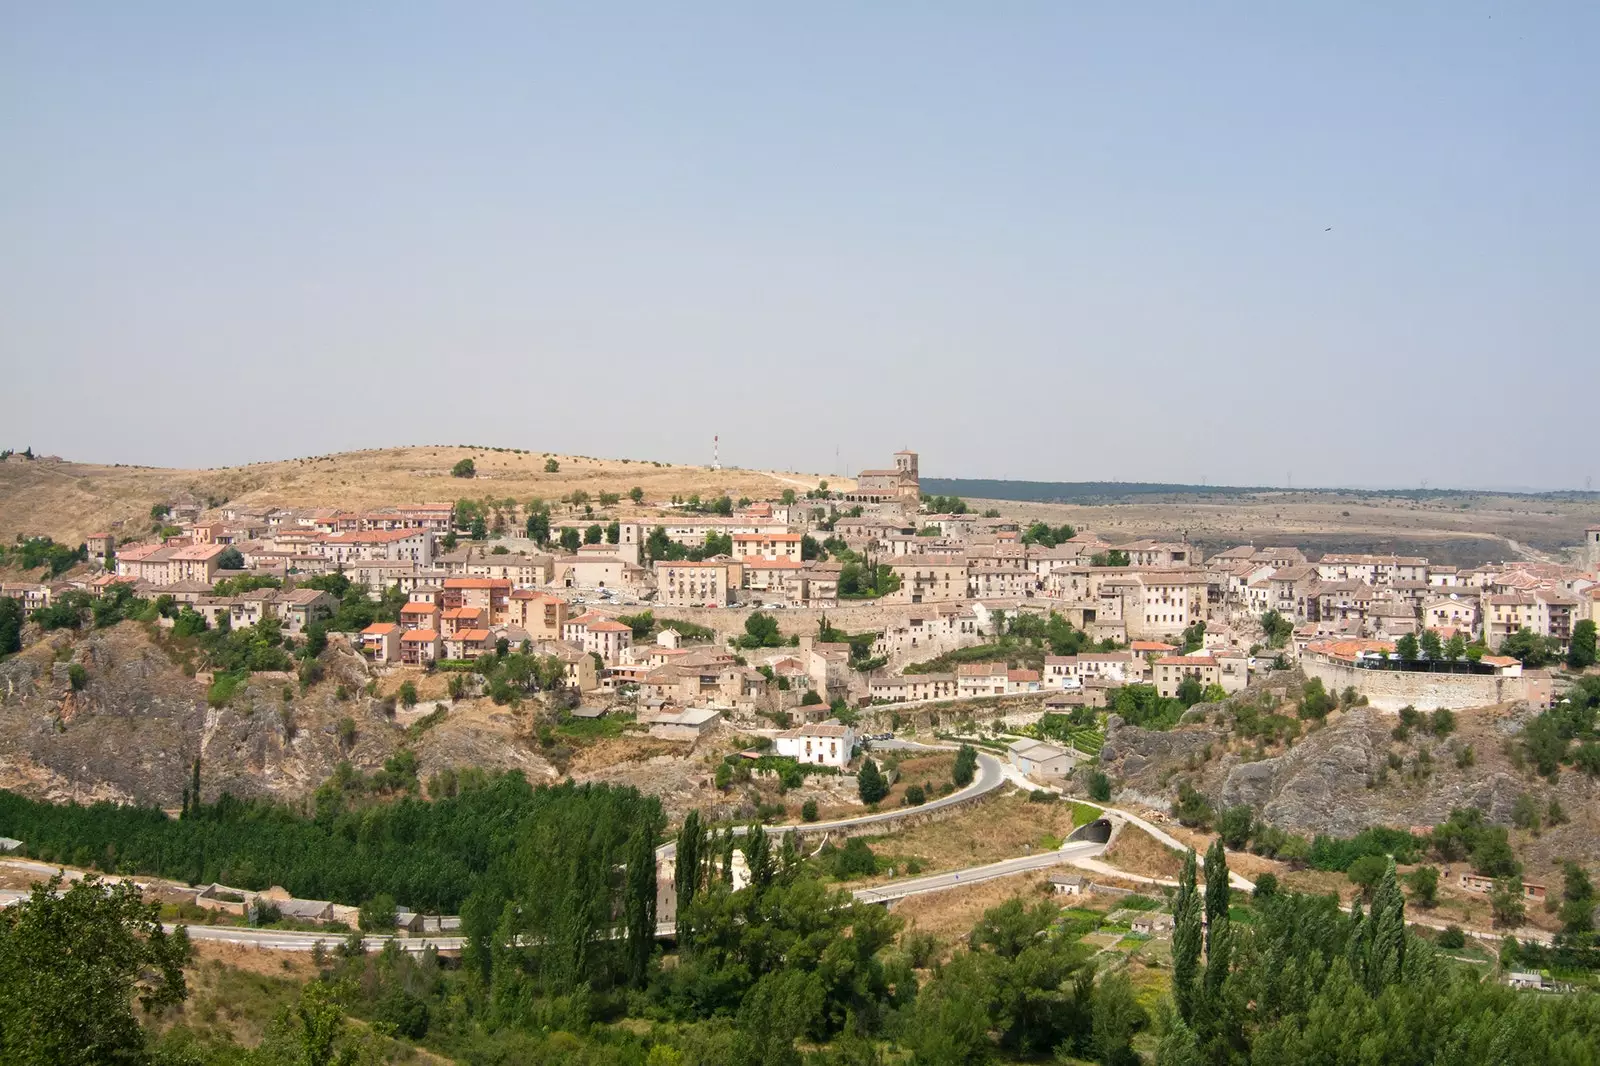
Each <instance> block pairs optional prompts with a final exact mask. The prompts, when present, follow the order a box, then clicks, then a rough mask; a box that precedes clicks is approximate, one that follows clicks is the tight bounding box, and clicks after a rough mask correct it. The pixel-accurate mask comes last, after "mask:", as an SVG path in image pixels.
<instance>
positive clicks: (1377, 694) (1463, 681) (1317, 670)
mask: <svg viewBox="0 0 1600 1066" xmlns="http://www.w3.org/2000/svg"><path fill="white" fill-rule="evenodd" d="M1300 666H1301V668H1302V669H1303V670H1304V671H1305V674H1306V676H1307V677H1315V678H1319V679H1321V681H1322V684H1323V686H1324V687H1325V688H1326V689H1327V690H1328V691H1329V692H1330V693H1337V692H1343V691H1344V690H1345V689H1346V688H1350V687H1353V688H1354V689H1355V690H1356V692H1357V693H1358V694H1360V695H1362V696H1365V697H1366V698H1367V702H1368V703H1370V704H1371V705H1372V706H1373V707H1376V708H1377V709H1378V710H1380V711H1398V710H1399V709H1400V708H1402V707H1415V708H1417V709H1418V710H1422V711H1431V710H1433V709H1434V708H1436V707H1446V708H1448V709H1450V710H1452V711H1461V710H1467V709H1469V708H1472V707H1491V706H1493V705H1495V704H1497V703H1512V702H1515V701H1518V700H1529V701H1530V702H1534V703H1544V702H1547V701H1548V696H1547V695H1545V694H1544V693H1543V692H1541V691H1540V689H1541V687H1542V686H1541V685H1539V684H1538V682H1539V681H1542V680H1544V679H1542V678H1531V677H1508V676H1504V675H1499V674H1430V673H1425V672H1411V671H1402V670H1359V669H1357V668H1356V667H1354V666H1349V665H1346V664H1345V663H1341V662H1338V661H1337V660H1332V659H1326V658H1323V657H1321V656H1317V655H1305V656H1302V658H1301V660H1300Z"/></svg>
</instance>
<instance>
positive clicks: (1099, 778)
mask: <svg viewBox="0 0 1600 1066" xmlns="http://www.w3.org/2000/svg"><path fill="white" fill-rule="evenodd" d="M1088 787H1089V798H1090V799H1092V800H1094V801H1095V802H1096V803H1110V802H1111V778H1109V777H1107V776H1106V775H1105V774H1104V773H1103V772H1102V771H1100V770H1091V771H1090V772H1089V785H1088Z"/></svg>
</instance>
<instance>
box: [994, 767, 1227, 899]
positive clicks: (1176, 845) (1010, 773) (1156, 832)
mask: <svg viewBox="0 0 1600 1066" xmlns="http://www.w3.org/2000/svg"><path fill="white" fill-rule="evenodd" d="M1001 772H1002V773H1004V774H1005V776H1006V779H1007V780H1009V781H1010V782H1011V783H1012V784H1014V785H1016V786H1017V787H1018V788H1028V789H1043V790H1044V791H1046V792H1054V793H1056V794H1057V795H1066V793H1064V792H1062V791H1061V789H1059V788H1057V787H1055V786H1054V785H1040V784H1036V783H1035V782H1033V781H1029V780H1028V779H1027V778H1026V777H1023V776H1022V774H1021V772H1020V771H1018V770H1017V769H1015V768H1014V767H1011V766H1002V767H1001ZM1071 798H1072V802H1073V803H1081V804H1083V805H1084V806H1085V807H1094V808H1095V809H1097V810H1101V811H1104V812H1106V814H1108V815H1111V816H1112V817H1113V818H1121V819H1122V820H1123V821H1125V822H1131V823H1132V824H1134V825H1136V826H1138V827H1139V828H1140V829H1143V830H1144V831H1145V832H1146V833H1149V834H1150V835H1151V836H1152V837H1154V838H1155V839H1157V840H1159V841H1160V842H1161V843H1163V844H1165V845H1166V846H1167V847H1169V848H1173V849H1176V850H1177V851H1180V852H1185V851H1188V850H1189V845H1187V844H1185V843H1184V842H1183V841H1181V840H1179V839H1178V838H1177V837H1175V836H1173V835H1172V834H1171V833H1169V832H1167V831H1166V830H1165V829H1162V828H1161V827H1160V826H1158V825H1156V824H1155V823H1153V822H1149V821H1146V820H1145V819H1143V818H1141V817H1139V816H1138V815H1137V814H1129V813H1128V812H1127V811H1124V810H1120V809H1118V808H1116V807H1107V806H1106V805H1105V804H1103V803H1095V802H1094V801H1093V800H1086V799H1082V798H1080V797H1078V796H1073V797H1071ZM1195 858H1196V860H1197V861H1198V863H1199V865H1200V868H1201V869H1202V870H1203V869H1205V865H1206V857H1205V856H1204V855H1196V856H1195ZM1174 883H1176V882H1174ZM1228 884H1229V885H1231V886H1233V887H1234V888H1237V889H1239V890H1241V891H1244V892H1254V891H1255V890H1256V885H1255V882H1254V881H1251V880H1250V879H1248V878H1246V877H1244V876H1243V875H1242V874H1240V873H1238V872H1237V871H1234V870H1229V871H1228Z"/></svg>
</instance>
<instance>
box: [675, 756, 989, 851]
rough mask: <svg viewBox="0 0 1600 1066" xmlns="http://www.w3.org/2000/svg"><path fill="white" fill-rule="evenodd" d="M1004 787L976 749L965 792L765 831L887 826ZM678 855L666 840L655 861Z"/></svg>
mask: <svg viewBox="0 0 1600 1066" xmlns="http://www.w3.org/2000/svg"><path fill="white" fill-rule="evenodd" d="M873 746H874V747H875V748H879V749H885V748H887V749H891V750H900V751H952V750H954V746H953V745H945V744H937V745H936V744H917V743H914V742H912V741H909V740H888V741H879V742H877V743H875V744H874V745H873ZM1005 783H1006V775H1005V767H1004V766H1003V765H1002V764H1001V762H1000V760H999V759H997V758H995V757H994V756H993V755H990V754H989V753H987V752H985V751H983V750H982V749H981V748H980V749H978V772H977V774H976V775H975V776H974V777H973V779H972V784H970V785H968V786H967V787H966V788H963V789H960V790H959V791H956V792H952V793H950V795H948V796H941V797H940V798H939V799H936V800H929V801H928V802H927V803H924V804H923V805H922V806H920V807H896V808H895V809H893V810H889V811H879V812H878V813H876V814H863V815H859V816H857V817H855V818H838V819H835V820H834V821H831V822H805V823H802V824H800V825H769V826H767V827H766V830H767V833H768V834H769V835H771V836H782V835H783V834H784V833H790V832H794V831H795V830H800V831H802V832H806V833H815V832H819V831H820V832H827V831H828V830H830V829H850V828H855V827H858V826H863V825H888V824H891V823H893V822H896V821H899V820H900V819H901V818H909V817H911V816H913V815H919V814H927V813H928V812H929V811H937V810H939V809H941V808H943V807H953V806H955V805H956V804H958V803H964V802H966V801H967V800H970V799H972V798H973V797H974V796H981V795H983V794H984V793H985V792H993V791H994V790H995V789H997V788H999V787H1000V786H1001V785H1003V784H1005ZM733 831H734V834H735V835H740V836H742V835H743V834H744V832H745V827H744V826H742V825H741V826H735V827H734V830H733ZM677 853H678V845H677V842H676V841H671V840H669V841H667V842H666V843H665V844H662V845H661V846H660V847H658V848H656V857H657V858H660V859H670V858H672V857H673V856H674V855H676V854H677Z"/></svg>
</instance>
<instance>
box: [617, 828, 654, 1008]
mask: <svg viewBox="0 0 1600 1066" xmlns="http://www.w3.org/2000/svg"><path fill="white" fill-rule="evenodd" d="M653 828H654V827H648V826H640V827H639V828H638V829H636V830H634V834H633V837H632V838H631V839H630V840H629V841H628V865H627V870H628V890H627V895H626V897H625V899H624V913H625V914H626V917H627V923H628V927H627V931H628V946H627V950H628V957H627V963H628V980H629V981H631V982H632V983H633V984H634V985H635V986H637V987H643V986H644V983H645V980H646V978H647V977H648V976H649V969H650V953H651V951H653V950H654V948H655V937H656V849H655V833H654V832H652V831H651V830H652V829H653Z"/></svg>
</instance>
